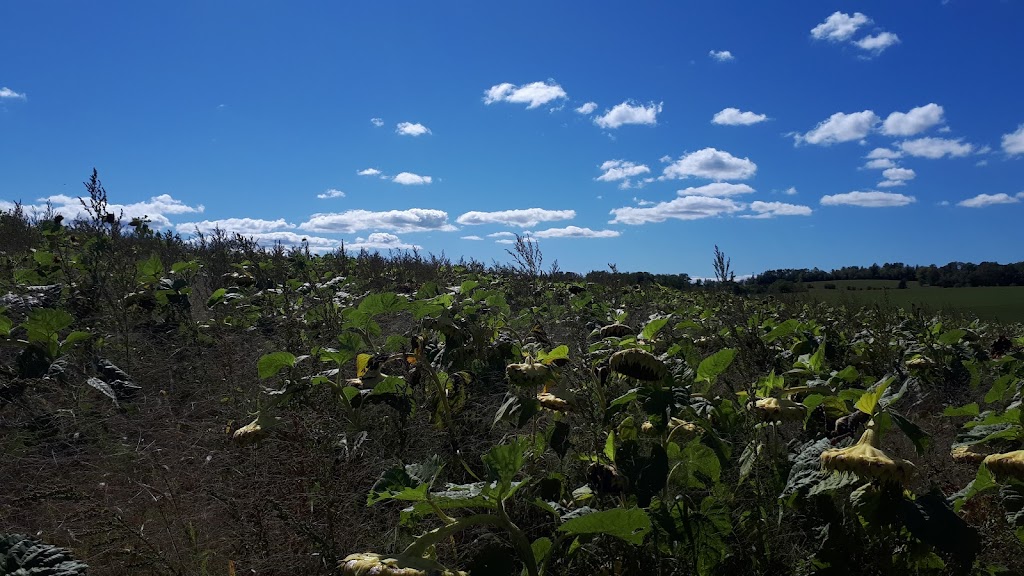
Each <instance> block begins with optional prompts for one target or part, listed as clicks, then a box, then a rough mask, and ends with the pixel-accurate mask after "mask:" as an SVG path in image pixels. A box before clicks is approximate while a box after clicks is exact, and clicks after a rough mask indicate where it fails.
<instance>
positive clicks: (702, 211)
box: [609, 196, 743, 226]
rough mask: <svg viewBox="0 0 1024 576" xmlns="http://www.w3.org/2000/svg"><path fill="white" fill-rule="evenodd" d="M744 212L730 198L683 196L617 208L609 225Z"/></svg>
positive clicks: (741, 206) (694, 218)
mask: <svg viewBox="0 0 1024 576" xmlns="http://www.w3.org/2000/svg"><path fill="white" fill-rule="evenodd" d="M741 210H743V205H742V204H740V203H738V202H735V201H733V200H731V199H728V198H709V197H707V196H681V197H679V198H676V199H674V200H669V201H668V202H659V203H657V204H655V205H653V206H648V207H642V208H637V207H633V206H626V207H624V208H615V209H613V210H612V211H611V214H613V215H614V216H615V218H613V219H612V220H611V221H609V224H630V225H634V226H636V225H640V224H647V223H649V222H664V221H665V220H668V219H670V218H671V219H675V220H699V219H701V218H711V217H714V216H720V215H722V214H731V213H734V212H739V211H741Z"/></svg>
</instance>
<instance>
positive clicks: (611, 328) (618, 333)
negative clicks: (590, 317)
mask: <svg viewBox="0 0 1024 576" xmlns="http://www.w3.org/2000/svg"><path fill="white" fill-rule="evenodd" d="M632 334H633V329H632V328H630V327H629V326H626V325H625V324H620V323H618V322H616V323H614V324H609V325H607V326H602V327H601V328H599V329H598V335H599V336H600V337H601V338H625V337H626V336H631V335H632Z"/></svg>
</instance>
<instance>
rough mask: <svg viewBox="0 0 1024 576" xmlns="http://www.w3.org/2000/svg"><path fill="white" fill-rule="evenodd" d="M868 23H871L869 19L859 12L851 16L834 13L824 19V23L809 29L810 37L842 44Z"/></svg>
mask: <svg viewBox="0 0 1024 576" xmlns="http://www.w3.org/2000/svg"><path fill="white" fill-rule="evenodd" d="M869 22H871V19H870V18H868V17H867V16H865V15H864V14H861V13H860V12H854V13H853V16H850V15H849V14H846V13H844V12H839V11H836V12H834V13H833V14H832V15H831V16H829V17H828V18H826V19H825V21H824V22H822V23H821V24H818V25H817V26H815V27H814V28H811V37H813V38H814V39H815V40H830V41H832V42H842V41H844V40H849V39H850V38H851V37H853V35H854V34H856V33H857V30H858V29H859V28H860V27H861V26H863V25H865V24H867V23H869Z"/></svg>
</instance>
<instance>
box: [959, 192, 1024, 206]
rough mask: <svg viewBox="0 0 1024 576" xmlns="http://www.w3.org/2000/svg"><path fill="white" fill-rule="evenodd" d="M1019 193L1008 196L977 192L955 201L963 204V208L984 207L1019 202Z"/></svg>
mask: <svg viewBox="0 0 1024 576" xmlns="http://www.w3.org/2000/svg"><path fill="white" fill-rule="evenodd" d="M1020 197H1021V194H1017V196H1016V197H1014V196H1010V195H1009V194H1002V193H1000V194H978V195H977V196H975V197H974V198H968V199H967V200H963V201H961V202H957V204H956V205H957V206H963V207H965V208H984V207H985V206H993V205H995V204H1016V203H1018V202H1020V200H1018V198H1020Z"/></svg>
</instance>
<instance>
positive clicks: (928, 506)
mask: <svg viewBox="0 0 1024 576" xmlns="http://www.w3.org/2000/svg"><path fill="white" fill-rule="evenodd" d="M901 504H902V505H901V507H900V508H901V509H900V516H901V518H902V520H903V524H904V526H906V527H907V529H908V530H910V533H911V534H913V535H914V537H916V538H917V539H918V540H920V541H922V542H924V543H925V544H928V545H930V546H932V547H934V548H936V549H938V550H941V551H943V552H945V553H947V554H950V555H952V556H953V557H955V558H956V559H957V560H958V561H959V562H960V564H961V565H962V566H964V568H965V569H966V568H969V567H970V566H971V565H972V564H973V563H974V557H975V556H977V554H978V551H979V549H980V547H981V540H980V537H979V536H978V531H977V530H975V529H974V527H972V526H970V525H969V524H967V523H966V522H964V520H963V519H962V518H960V516H958V515H957V514H956V513H955V512H953V510H951V509H950V508H949V506H948V505H947V504H946V501H945V499H944V498H942V497H941V496H939V495H936V494H925V495H924V496H919V497H917V499H915V500H910V499H908V498H903V499H902V502H901Z"/></svg>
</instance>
